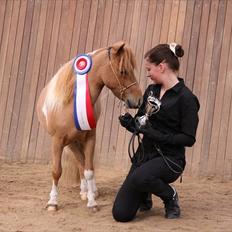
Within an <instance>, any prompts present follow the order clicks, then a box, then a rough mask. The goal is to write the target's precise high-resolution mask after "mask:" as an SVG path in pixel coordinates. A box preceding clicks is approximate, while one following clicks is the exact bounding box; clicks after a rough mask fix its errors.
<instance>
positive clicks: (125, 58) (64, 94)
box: [48, 46, 136, 108]
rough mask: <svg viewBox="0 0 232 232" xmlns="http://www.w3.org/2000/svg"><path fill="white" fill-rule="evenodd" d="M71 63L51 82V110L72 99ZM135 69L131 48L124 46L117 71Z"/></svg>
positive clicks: (73, 81)
mask: <svg viewBox="0 0 232 232" xmlns="http://www.w3.org/2000/svg"><path fill="white" fill-rule="evenodd" d="M101 50H103V49H99V51H101ZM99 51H98V50H97V53H99ZM90 54H91V53H90ZM93 55H94V53H93ZM72 62H73V60H71V61H69V62H68V63H66V64H65V65H64V66H62V67H61V68H60V70H59V71H58V72H57V74H56V75H55V76H54V78H53V80H51V83H53V84H51V86H53V87H52V90H51V91H49V92H50V94H51V95H52V96H50V101H51V102H52V103H51V104H52V105H53V108H57V107H58V106H60V105H67V104H68V103H69V102H70V101H71V99H72V98H73V95H74V83H75V74H74V72H73V69H72ZM135 68H136V60H135V56H134V54H133V52H132V50H131V48H129V47H127V46H124V48H123V52H121V53H120V58H119V66H118V69H119V71H120V72H121V71H123V70H128V71H130V70H134V69H135ZM51 92H52V93H51ZM51 99H52V100H51ZM48 100H49V99H48ZM51 104H50V105H51Z"/></svg>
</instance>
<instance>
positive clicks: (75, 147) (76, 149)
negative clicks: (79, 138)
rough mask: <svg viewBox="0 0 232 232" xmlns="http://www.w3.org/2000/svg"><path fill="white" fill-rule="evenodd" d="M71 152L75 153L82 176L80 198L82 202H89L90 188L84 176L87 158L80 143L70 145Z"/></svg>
mask: <svg viewBox="0 0 232 232" xmlns="http://www.w3.org/2000/svg"><path fill="white" fill-rule="evenodd" d="M68 148H69V150H70V151H71V152H72V153H73V155H74V156H75V157H76V159H77V165H78V170H79V174H80V181H81V183H80V196H81V199H82V200H87V192H88V186H87V181H86V179H85V176H84V165H85V157H84V154H83V148H82V147H81V145H80V144H79V143H78V142H73V143H71V144H69V145H68Z"/></svg>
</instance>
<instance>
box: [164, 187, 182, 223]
mask: <svg viewBox="0 0 232 232" xmlns="http://www.w3.org/2000/svg"><path fill="white" fill-rule="evenodd" d="M164 206H165V217H166V218H168V219H175V218H179V217H180V206H179V198H178V194H177V192H176V190H175V189H174V195H173V198H172V199H171V200H168V201H164Z"/></svg>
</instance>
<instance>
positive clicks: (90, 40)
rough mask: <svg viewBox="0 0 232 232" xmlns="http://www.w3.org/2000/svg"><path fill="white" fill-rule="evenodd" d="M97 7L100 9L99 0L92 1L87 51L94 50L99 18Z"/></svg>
mask: <svg viewBox="0 0 232 232" xmlns="http://www.w3.org/2000/svg"><path fill="white" fill-rule="evenodd" d="M97 9H98V0H95V1H92V2H91V9H90V18H89V25H88V33H87V41H86V45H85V51H86V52H91V51H92V50H93V40H94V33H95V29H96V20H97Z"/></svg>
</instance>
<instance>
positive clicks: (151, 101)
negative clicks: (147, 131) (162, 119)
mask: <svg viewBox="0 0 232 232" xmlns="http://www.w3.org/2000/svg"><path fill="white" fill-rule="evenodd" d="M160 106H161V101H160V100H159V99H158V98H156V97H155V96H154V94H153V92H152V91H150V93H149V96H148V98H147V103H146V107H145V110H146V113H145V114H144V115H142V116H140V117H137V118H136V119H135V123H136V124H137V126H138V127H139V128H140V127H141V126H145V125H146V123H147V121H148V119H149V117H150V116H151V115H153V114H156V113H157V112H158V111H159V110H160Z"/></svg>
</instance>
